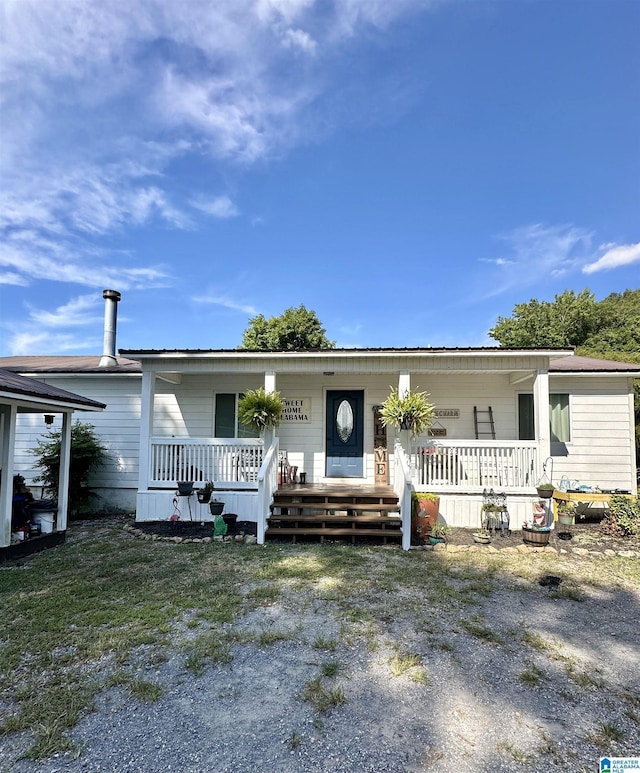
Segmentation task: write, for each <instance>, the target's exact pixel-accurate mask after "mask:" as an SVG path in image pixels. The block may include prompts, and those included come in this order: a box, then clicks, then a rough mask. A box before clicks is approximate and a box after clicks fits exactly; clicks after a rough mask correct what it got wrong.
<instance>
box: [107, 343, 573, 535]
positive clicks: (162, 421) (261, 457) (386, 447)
mask: <svg viewBox="0 0 640 773" xmlns="http://www.w3.org/2000/svg"><path fill="white" fill-rule="evenodd" d="M569 353H570V352H566V351H563V352H560V353H559V352H557V351H553V352H551V351H536V352H531V351H510V350H502V351H500V350H484V349H482V350H455V351H451V350H424V349H422V350H366V351H364V350H348V351H346V350H342V351H338V350H329V351H318V352H249V351H211V352H200V351H197V352H188V351H185V352H175V351H148V352H135V351H131V350H126V351H123V352H122V354H124V355H126V356H127V357H131V358H134V359H139V360H140V361H141V363H142V369H143V378H142V394H141V398H142V399H141V435H140V477H139V487H138V494H137V516H136V517H137V520H143V521H144V520H163V519H167V518H169V516H170V514H171V502H172V499H173V496H174V495H175V492H176V489H177V483H178V482H179V481H181V480H187V481H193V482H194V483H195V485H196V488H198V487H200V488H201V487H202V486H203V485H204V483H205V482H206V481H213V483H214V486H215V496H216V498H218V499H220V500H222V501H223V502H224V503H225V512H231V513H236V514H237V515H238V518H239V519H240V520H249V521H253V522H255V523H256V524H257V535H258V542H260V543H262V542H263V541H264V537H265V533H266V530H267V527H268V523H269V518H270V517H271V513H272V510H271V506H272V504H273V502H274V495H275V493H276V492H277V490H278V472H279V463H280V460H281V458H282V457H284V458H286V459H287V460H288V462H289V464H291V465H292V467H297V468H298V470H299V471H304V473H305V477H306V481H307V483H310V484H324V485H330V484H335V483H348V484H349V485H350V486H353V487H360V489H361V490H364V489H366V488H369V487H372V486H375V485H377V484H384V485H390V486H392V487H393V489H394V491H395V493H396V495H397V497H398V502H399V505H400V517H401V519H402V530H403V547H408V546H409V542H408V540H409V532H410V528H409V526H410V518H411V508H410V492H411V491H432V492H436V493H438V494H439V495H440V497H441V515H442V519H443V520H444V521H445V522H446V523H448V524H450V525H472V526H477V525H478V522H479V508H480V505H481V501H482V491H483V489H485V488H487V489H490V488H493V489H496V490H498V489H499V490H500V491H503V492H505V493H506V494H507V496H508V497H510V498H512V500H513V503H514V506H515V505H516V503H517V507H516V508H515V510H516V511H517V513H516V516H515V519H514V521H518V520H524V519H525V518H526V515H527V513H528V512H530V503H531V501H532V499H533V498H534V497H535V483H536V481H537V480H538V478H539V476H540V474H541V469H540V468H541V462H542V460H544V459H546V458H547V456H549V452H550V432H549V371H548V368H549V362H550V357H551V356H552V354H553V355H554V356H560V354H562V355H567V354H569ZM390 384H391V385H393V386H394V387H397V388H398V389H399V390H407V389H411V388H420V389H424V390H425V391H427V392H429V394H430V400H431V401H432V402H433V403H434V404H435V405H436V406H437V407H438V408H439V409H440V410H441V414H440V418H439V421H438V427H437V429H438V432H437V433H436V434H437V436H433V434H432V435H428V436H424V437H420V438H411V437H409V435H408V433H404V432H399V433H395V432H394V431H393V430H392V429H391V428H384V427H381V426H380V421H379V408H380V404H381V403H382V402H383V401H384V400H385V398H386V396H387V395H388V394H389V388H390ZM258 387H264V389H265V391H267V392H269V391H274V390H277V391H278V392H279V393H280V395H281V397H282V398H283V400H284V401H285V403H286V405H287V413H286V415H285V416H283V421H282V423H281V425H280V427H278V429H277V430H276V432H275V433H274V434H273V436H270V437H267V438H264V437H263V438H256V437H246V436H243V428H242V427H241V425H239V424H238V422H237V401H238V399H239V396H240V395H241V394H242V393H243V392H244V391H246V390H247V389H256V388H258ZM521 391H525V392H527V393H528V394H529V395H530V397H531V402H532V405H533V415H534V417H535V426H534V427H532V431H533V432H534V433H535V434H534V435H533V436H534V437H535V440H519V439H518V437H519V434H518V395H519V393H520V392H521ZM347 401H349V405H350V410H351V411H352V417H353V422H352V430H353V431H352V432H351V429H350V432H351V435H350V437H356V436H357V438H356V439H357V443H356V444H355V451H354V453H353V456H355V457H356V458H355V460H354V461H355V462H356V464H354V465H353V468H350V467H349V465H348V464H345V465H342V466H341V467H340V468H335V467H333V466H332V464H333V462H334V461H335V459H331V458H330V457H332V456H334V455H335V452H334V451H333V449H335V447H336V446H339V444H340V442H341V441H340V438H339V437H338V436H339V434H340V433H336V432H335V430H334V429H331V427H332V422H334V421H335V417H336V412H335V410H336V409H335V406H336V405H337V406H338V409H339V406H340V404H341V402H342V403H345V402H347ZM478 405H480V406H486V405H493V406H494V415H495V424H494V426H493V427H492V436H490V437H486V436H484V437H483V436H480V434H479V432H478V428H477V426H476V427H475V432H474V415H475V413H476V407H477V406H478ZM234 406H235V414H234ZM225 411H226V413H225ZM332 411H333V412H332ZM203 430H204V431H203ZM396 434H398V437H396V436H395V435H396ZM474 434H475V435H476V436H475V437H474ZM223 435H224V436H223ZM330 436H331V438H330ZM347 461H349V460H347ZM330 462H331V464H330ZM407 491H409V498H408V499H407ZM196 510H197V512H198V516H199V517H202V518H207V517H208V515H207V513H208V511H207V509H206V508H204V507H202V506H200V507H199V509H198V507H196Z"/></svg>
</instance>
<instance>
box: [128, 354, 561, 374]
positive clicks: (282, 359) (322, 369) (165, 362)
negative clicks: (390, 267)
mask: <svg viewBox="0 0 640 773" xmlns="http://www.w3.org/2000/svg"><path fill="white" fill-rule="evenodd" d="M120 353H121V354H122V355H124V356H126V357H129V358H131V359H137V360H139V361H140V362H141V364H142V369H143V370H149V371H155V372H156V373H158V374H162V373H164V374H169V373H176V374H183V373H204V372H213V371H215V372H217V373H223V372H226V373H248V372H268V371H273V372H277V373H281V374H282V373H289V374H296V373H298V374H302V373H313V374H317V373H325V374H327V375H329V374H331V375H333V374H334V373H336V374H337V373H343V374H344V373H358V374H366V373H370V374H373V373H381V374H382V373H387V374H389V373H400V372H402V371H407V372H414V373H459V374H463V373H479V372H503V373H504V372H511V373H514V374H518V375H517V377H518V378H522V375H523V374H525V376H527V375H533V374H534V373H535V372H536V371H537V370H546V369H548V368H549V363H550V360H551V359H554V360H557V359H559V358H562V357H568V356H570V355H571V354H572V352H571V350H567V349H559V348H549V349H533V348H518V349H515V348H514V349H509V348H504V347H497V346H496V347H488V346H482V347H438V348H435V347H414V348H410V347H405V348H365V349H313V350H303V351H290V350H284V351H283V350H277V351H276V350H267V351H249V350H238V349H209V350H208V349H144V350H133V349H123V350H120Z"/></svg>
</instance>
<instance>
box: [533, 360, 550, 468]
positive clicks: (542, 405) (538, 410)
mask: <svg viewBox="0 0 640 773" xmlns="http://www.w3.org/2000/svg"><path fill="white" fill-rule="evenodd" d="M533 414H534V417H535V431H536V440H537V441H538V449H539V452H540V471H541V470H542V463H543V461H544V460H545V459H546V458H547V457H549V456H550V455H551V429H550V425H549V421H550V417H549V371H547V370H539V371H538V372H537V373H536V376H535V378H534V381H533Z"/></svg>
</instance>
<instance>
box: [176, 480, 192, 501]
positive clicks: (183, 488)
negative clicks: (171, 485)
mask: <svg viewBox="0 0 640 773" xmlns="http://www.w3.org/2000/svg"><path fill="white" fill-rule="evenodd" d="M192 493H193V481H192V480H179V481H178V494H180V496H181V497H188V496H190V495H191V494H192Z"/></svg>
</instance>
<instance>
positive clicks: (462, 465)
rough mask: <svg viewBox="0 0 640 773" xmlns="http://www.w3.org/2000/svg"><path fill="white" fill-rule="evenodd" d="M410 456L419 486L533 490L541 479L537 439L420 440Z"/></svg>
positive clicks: (415, 479) (450, 488)
mask: <svg viewBox="0 0 640 773" xmlns="http://www.w3.org/2000/svg"><path fill="white" fill-rule="evenodd" d="M409 457H410V464H411V474H412V482H413V485H414V486H415V487H417V488H423V489H424V487H425V486H427V487H429V488H438V487H440V488H445V487H446V488H447V489H448V490H454V491H455V490H457V491H466V492H473V491H482V490H483V489H485V488H494V489H510V490H514V489H518V490H530V489H532V488H533V487H534V486H535V484H536V481H537V479H538V444H537V443H536V441H535V440H517V441H492V442H490V443H487V442H486V441H484V440H433V439H425V440H421V439H418V440H417V441H415V442H413V443H412V444H411V448H410V454H409Z"/></svg>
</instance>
